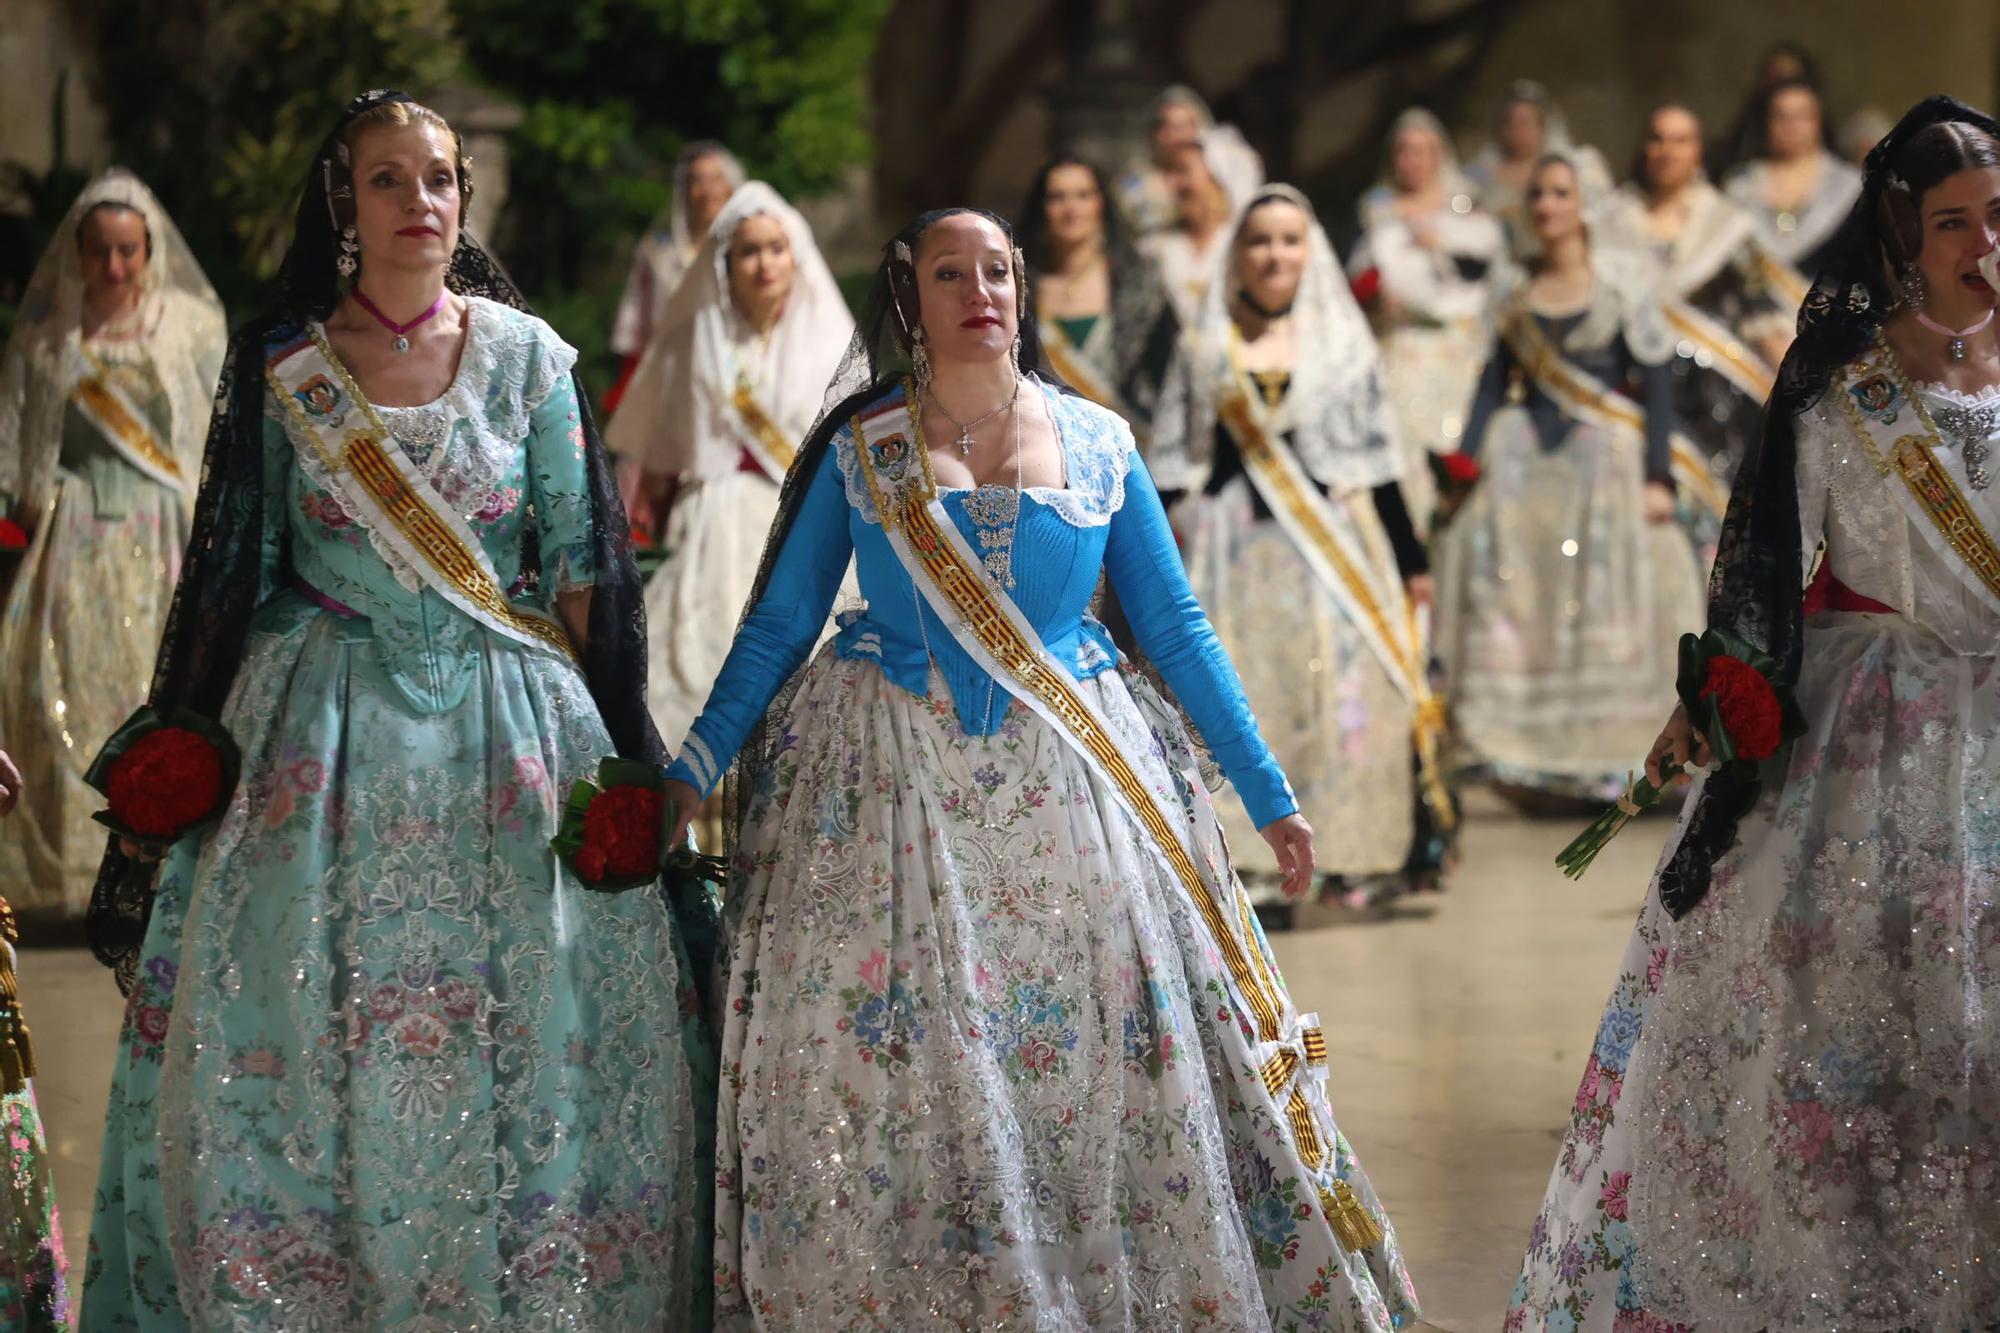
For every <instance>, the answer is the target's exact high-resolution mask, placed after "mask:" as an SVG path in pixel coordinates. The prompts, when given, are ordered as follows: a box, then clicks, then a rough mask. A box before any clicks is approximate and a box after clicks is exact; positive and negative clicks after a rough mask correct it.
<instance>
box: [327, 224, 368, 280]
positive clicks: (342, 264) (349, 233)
mask: <svg viewBox="0 0 2000 1333" xmlns="http://www.w3.org/2000/svg"><path fill="white" fill-rule="evenodd" d="M360 253H361V242H359V241H357V240H355V239H354V227H353V226H352V224H350V225H348V226H346V227H343V228H342V229H341V232H340V258H338V259H336V260H334V261H333V266H334V268H335V269H336V270H338V271H339V273H340V276H341V277H343V278H351V277H353V276H354V275H355V273H356V272H358V271H359V270H360V268H361V260H360V259H359V258H358V256H359V255H360Z"/></svg>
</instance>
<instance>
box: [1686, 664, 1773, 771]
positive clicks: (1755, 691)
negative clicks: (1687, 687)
mask: <svg viewBox="0 0 2000 1333" xmlns="http://www.w3.org/2000/svg"><path fill="white" fill-rule="evenodd" d="M1701 697H1702V698H1704V699H1713V700H1715V703H1716V711H1717V712H1718V713H1719V714H1720V715H1721V718H1722V725H1723V726H1724V727H1725V728H1726V729H1727V730H1728V732H1729V740H1730V744H1732V745H1734V746H1735V747H1736V754H1737V757H1738V758H1740V759H1749V760H1753V761H1760V760H1764V759H1769V758H1770V757H1771V756H1772V755H1774V754H1776V753H1777V752H1778V746H1779V745H1780V744H1782V743H1783V741H1784V710H1783V707H1782V706H1781V705H1780V704H1779V702H1778V693H1777V691H1776V690H1774V689H1772V688H1771V682H1770V681H1768V680H1766V679H1764V674H1763V673H1762V672H1761V671H1759V670H1757V668H1755V667H1753V666H1751V665H1750V664H1749V663H1748V662H1745V661H1744V660H1743V659H1742V658H1740V657H1730V656H1728V655H1727V654H1717V655H1716V656H1714V657H1711V658H1710V659H1709V660H1708V674H1707V675H1706V676H1705V677H1704V678H1703V680H1702V685H1701Z"/></svg>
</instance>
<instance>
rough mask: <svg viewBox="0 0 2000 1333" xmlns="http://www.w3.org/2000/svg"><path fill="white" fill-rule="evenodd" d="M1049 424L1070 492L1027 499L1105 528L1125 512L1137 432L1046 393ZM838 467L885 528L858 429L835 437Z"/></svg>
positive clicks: (1088, 406)
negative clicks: (859, 458)
mask: <svg viewBox="0 0 2000 1333" xmlns="http://www.w3.org/2000/svg"><path fill="white" fill-rule="evenodd" d="M1043 393H1044V394H1045V395H1046V397H1047V401H1048V405H1049V416H1050V419H1051V420H1053V421H1054V422H1055V425H1056V433H1057V436H1058V438H1059V440H1060V441H1061V444H1062V452H1063V474H1064V476H1065V478H1066V479H1067V480H1068V482H1069V484H1068V485H1067V486H1060V487H1058V486H1029V487H1026V488H1025V489H1024V491H1023V493H1024V494H1025V495H1027V497H1028V498H1029V499H1031V500H1033V501H1035V502H1036V503H1037V504H1039V505H1042V506H1043V507H1044V508H1047V509H1049V510H1051V511H1053V512H1054V513H1055V515H1056V516H1057V517H1058V518H1060V519H1062V521H1063V522H1065V523H1067V524H1069V525H1070V526H1071V527H1073V528H1097V527H1103V526H1104V525H1105V524H1106V523H1109V522H1110V521H1111V516H1112V515H1113V514H1115V513H1117V512H1118V511H1119V510H1120V509H1122V508H1124V507H1125V474H1126V472H1127V471H1128V470H1129V469H1130V468H1131V465H1132V450H1133V444H1132V428H1131V427H1130V426H1128V425H1126V424H1125V419H1124V418H1123V417H1120V416H1119V415H1118V414H1117V413H1115V412H1113V411H1111V410H1109V409H1108V408H1103V407H1099V406H1098V405H1097V404H1096V403H1093V402H1091V401H1090V400H1089V399H1087V398H1082V397H1078V396H1077V395H1075V394H1067V393H1062V392H1060V391H1059V390H1056V389H1050V388H1047V387H1044V388H1043ZM833 456H834V462H835V465H836V466H838V467H839V468H840V476H841V479H842V481H844V482H845V483H846V487H847V503H848V504H850V505H852V506H853V507H854V510H855V512H856V513H858V514H860V515H861V517H862V518H864V519H866V520H867V521H868V522H870V523H873V524H875V525H876V526H878V527H879V526H880V525H881V523H882V515H881V514H880V513H878V512H876V509H875V497H874V495H873V494H872V493H871V492H870V491H869V489H868V479H867V478H866V477H865V476H863V475H862V474H861V469H860V468H859V467H858V466H856V462H855V457H854V427H853V424H852V423H849V424H848V425H845V426H842V427H841V428H840V430H839V432H838V433H836V434H835V435H834V437H833ZM938 489H939V493H940V494H943V495H962V494H967V493H973V494H977V493H979V492H984V491H998V490H1012V489H1013V488H1012V487H1011V486H979V487H972V486H942V487H939V488H938Z"/></svg>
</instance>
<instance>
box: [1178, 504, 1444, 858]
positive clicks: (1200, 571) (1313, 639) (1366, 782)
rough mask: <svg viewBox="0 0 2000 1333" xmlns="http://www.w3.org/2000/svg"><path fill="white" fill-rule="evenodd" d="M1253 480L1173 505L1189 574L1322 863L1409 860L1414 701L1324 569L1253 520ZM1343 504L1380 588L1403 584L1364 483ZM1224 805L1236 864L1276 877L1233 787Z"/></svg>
mask: <svg viewBox="0 0 2000 1333" xmlns="http://www.w3.org/2000/svg"><path fill="white" fill-rule="evenodd" d="M1252 494H1253V492H1252V491H1251V488H1250V481H1249V479H1248V478H1247V477H1239V478H1237V479H1235V480H1233V481H1231V482H1230V483H1229V484H1228V485H1227V486H1225V487H1223V489H1222V491H1221V493H1220V494H1217V495H1192V496H1189V497H1188V498H1187V499H1185V500H1183V501H1182V502H1181V503H1180V505H1178V506H1177V507H1176V508H1175V510H1174V521H1175V524H1176V527H1177V529H1178V530H1179V531H1180V532H1182V533H1183V534H1184V537H1185V541H1186V543H1187V562H1188V576H1189V578H1190V579H1191V580H1192V581H1193V584H1194V590H1195V596H1196V597H1197V598H1198V599H1199V600H1200V602H1201V604H1202V606H1203V607H1204V608H1206V610H1207V611H1208V618H1209V621H1210V622H1211V623H1212V624H1213V625H1214V626H1215V633H1216V637H1217V638H1219V639H1221V640H1222V646H1223V648H1224V650H1226V651H1227V652H1228V654H1229V660H1230V661H1231V662H1232V663H1234V665H1235V667H1236V671H1237V674H1238V675H1239V676H1241V677H1242V680H1243V693H1244V696H1245V697H1246V698H1247V699H1249V701H1250V708H1251V711H1253V712H1254V713H1255V714H1256V715H1257V725H1258V727H1259V728H1260V729H1261V730H1262V731H1263V733H1264V740H1265V741H1266V743H1268V744H1269V745H1270V747H1271V753H1272V755H1273V756H1274V757H1275V758H1276V759H1277V761H1278V765H1279V767H1281V768H1283V769H1284V770H1285V776H1286V778H1287V779H1289V780H1290V781H1291V784H1292V792H1293V794H1294V795H1295V796H1296V797H1297V798H1298V802H1299V813H1300V814H1302V815H1304V816H1305V817H1306V822H1307V823H1309V824H1311V825H1312V827H1313V834H1314V844H1315V846H1316V848H1317V851H1318V856H1319V869H1320V872H1321V873H1323V874H1329V875H1347V876H1357V877H1358V876H1367V875H1382V874H1387V873H1390V872H1393V871H1397V870H1400V869H1402V867H1403V865H1404V863H1405V862H1407V861H1408V860H1409V857H1410V849H1411V844H1412V843H1413V841H1414V840H1415V837H1416V806H1417V798H1416V779H1415V768H1414V756H1415V753H1416V750H1415V742H1414V740H1413V732H1412V727H1413V725H1414V722H1415V712H1414V710H1413V709H1412V707H1411V704H1410V701H1409V700H1408V699H1407V698H1406V697H1404V695H1403V694H1402V693H1400V692H1399V691H1398V690H1397V688H1396V685H1395V682H1394V681H1393V680H1391V679H1390V676H1389V673H1388V670H1387V669H1386V668H1385V667H1384V666H1383V665H1382V662H1381V659H1380V658H1378V657H1377V656H1376V654H1375V652H1374V650H1373V649H1371V648H1370V647H1369V646H1368V641H1367V640H1366V639H1364V638H1363V637H1362V636H1361V633H1360V632H1359V631H1358V630H1357V629H1356V628H1355V627H1354V624H1353V622H1352V621H1351V620H1350V619H1349V618H1348V614H1347V612H1346V611H1344V610H1343V609H1342V607H1341V605H1340V603H1338V602H1337V601H1335V600H1334V598H1333V596H1332V594H1330V593H1328V592H1327V591H1326V589H1325V587H1324V586H1323V585H1322V584H1321V583H1320V581H1319V579H1318V578H1317V576H1316V575H1314V573H1313V570H1312V567H1311V566H1310V565H1308V564H1307V563H1306V561H1305V558H1304V557H1303V556H1301V555H1300V554H1299V550H1298V547H1297V546H1296V545H1294V544H1293V542H1292V539H1291V538H1290V537H1288V536H1287V535H1286V534H1285V530H1284V528H1283V527H1281V526H1280V525H1279V524H1278V522H1277V521H1276V520H1275V519H1271V518H1263V519H1260V518H1258V517H1257V515H1256V513H1255V511H1254V509H1253V507H1252V503H1251V497H1252ZM1334 512H1335V514H1336V516H1337V517H1339V518H1341V519H1343V520H1345V521H1346V522H1347V523H1348V525H1349V531H1348V538H1349V540H1350V541H1351V542H1352V543H1353V544H1354V545H1355V546H1357V547H1358V548H1359V549H1361V550H1363V551H1366V552H1368V553H1369V554H1370V555H1371V556H1373V557H1374V562H1375V566H1374V569H1373V570H1372V573H1373V574H1374V576H1375V581H1376V583H1377V584H1378V585H1387V586H1388V587H1389V588H1390V589H1392V590H1394V592H1395V594H1396V596H1397V598H1398V600H1397V601H1396V603H1395V607H1396V610H1395V611H1394V612H1392V613H1391V614H1399V613H1400V610H1401V606H1402V602H1401V600H1400V597H1401V592H1400V589H1399V588H1398V587H1397V582H1398V579H1397V574H1396V558H1395V554H1394V553H1393V552H1392V551H1391V550H1390V548H1389V539H1388V537H1387V535H1386V534H1385V533H1383V531H1382V524H1381V520H1380V519H1378V518H1377V517H1376V516H1375V509H1374V505H1373V503H1372V502H1371V501H1370V499H1369V497H1368V496H1367V495H1366V494H1363V495H1360V496H1359V497H1358V498H1350V499H1348V500H1347V501H1345V502H1342V501H1339V500H1336V501H1335V502H1334ZM1216 813H1217V814H1218V815H1219V816H1220V817H1221V820H1222V827H1223V831H1224V832H1225V833H1226V834H1227V835H1228V838H1229V845H1230V848H1231V850H1232V851H1234V852H1235V856H1236V866H1237V869H1238V870H1240V871H1245V872H1255V874H1256V875H1257V876H1258V877H1259V887H1260V889H1261V888H1262V887H1263V885H1265V884H1269V883H1273V882H1275V879H1276V876H1277V874H1278V862H1277V857H1276V855H1275V854H1274V853H1273V852H1272V851H1271V847H1270V844H1269V843H1267V842H1265V841H1264V840H1263V839H1262V838H1261V837H1259V836H1257V829H1256V827H1255V826H1254V825H1253V824H1252V823H1251V822H1250V818H1249V815H1248V813H1247V812H1246V811H1245V810H1244V809H1243V803H1242V802H1241V801H1238V800H1237V799H1236V798H1235V796H1234V795H1233V794H1230V795H1228V796H1227V797H1226V798H1225V799H1223V800H1222V801H1220V802H1219V803H1218V806H1217V810H1216Z"/></svg>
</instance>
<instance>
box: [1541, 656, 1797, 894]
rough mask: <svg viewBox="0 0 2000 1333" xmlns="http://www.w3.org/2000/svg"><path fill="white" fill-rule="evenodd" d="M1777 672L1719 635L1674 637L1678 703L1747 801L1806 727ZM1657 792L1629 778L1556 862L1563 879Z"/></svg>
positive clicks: (1770, 662) (1773, 663) (1672, 769)
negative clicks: (1745, 790)
mask: <svg viewBox="0 0 2000 1333" xmlns="http://www.w3.org/2000/svg"><path fill="white" fill-rule="evenodd" d="M1777 672H1778V663H1777V660H1776V659H1775V658H1773V657H1771V656H1770V655H1769V654H1768V653H1765V652H1763V651H1761V650H1759V649H1757V648H1754V647H1752V646H1751V645H1749V644H1747V643H1744V642H1743V641H1742V640H1740V639H1738V638H1736V637H1734V636H1733V635H1729V634H1725V633H1723V632H1722V631H1721V630H1714V629H1712V630H1710V631H1708V633H1706V634H1704V635H1702V636H1701V637H1700V638H1696V637H1695V636H1694V635H1692V634H1683V635H1682V636H1681V662H1680V674H1679V676H1678V677H1677V678H1676V680H1675V682H1674V689H1675V691H1676V692H1677V693H1678V694H1679V695H1680V699H1681V706H1682V707H1684V708H1686V709H1687V715H1688V721H1689V722H1691V723H1693V725H1694V731H1695V735H1696V736H1697V737H1699V738H1700V739H1701V740H1702V741H1704V742H1706V743H1707V745H1708V751H1709V754H1710V755H1711V756H1712V758H1713V760H1714V763H1715V766H1716V767H1718V768H1732V769H1734V770H1735V771H1736V773H1737V775H1738V776H1739V777H1741V778H1743V779H1744V780H1745V781H1746V782H1747V783H1748V784H1749V790H1750V793H1751V795H1752V797H1753V798H1754V796H1755V793H1756V787H1757V784H1758V782H1759V781H1760V780H1761V779H1762V777H1763V776H1764V772H1763V770H1764V768H1765V766H1766V765H1767V764H1768V763H1769V762H1770V761H1771V760H1772V759H1773V757H1775V756H1776V755H1777V753H1778V751H1779V750H1780V749H1781V748H1783V746H1784V744H1785V742H1786V741H1789V740H1791V739H1792V738H1793V737H1795V736H1798V735H1800V734H1802V733H1803V732H1804V731H1805V729H1806V724H1805V718H1804V716H1803V715H1801V714H1800V712H1799V709H1798V705H1797V703H1795V702H1794V701H1793V700H1792V698H1791V697H1790V695H1789V694H1787V693H1785V692H1784V691H1782V690H1780V689H1779V688H1778V686H1777V683H1776V682H1777ZM1685 771H1686V766H1685V765H1682V764H1669V765H1667V766H1665V767H1664V768H1662V769H1661V771H1660V776H1661V778H1662V779H1663V780H1664V781H1665V782H1668V783H1671V782H1672V781H1673V780H1674V779H1675V778H1677V777H1679V776H1680V775H1681V774H1682V773H1683V772H1685ZM1663 791H1664V788H1662V787H1655V786H1654V785H1653V784H1652V783H1651V782H1650V781H1648V780H1647V779H1645V778H1643V777H1638V778H1634V779H1632V782H1631V784H1630V785H1629V786H1628V787H1627V788H1626V789H1625V795H1623V796H1622V797H1620V798H1619V799H1618V802H1617V804H1615V805H1613V806H1612V807H1611V808H1610V809H1609V810H1606V811H1605V812H1604V813H1603V814H1601V815H1599V816H1598V817H1597V820H1596V822H1595V823H1593V824H1592V825H1591V826H1590V827H1589V828H1587V829H1585V830H1584V831H1583V832H1582V834H1580V835H1579V836H1578V837H1577V838H1576V840H1575V841H1574V842H1572V843H1570V845H1569V846H1567V847H1565V848H1563V849H1562V852H1561V854H1560V855H1558V856H1557V857H1556V864H1557V865H1558V866H1560V867H1561V868H1562V872H1563V874H1565V875H1567V876H1569V877H1570V878H1571V879H1581V878H1582V877H1583V872H1584V871H1586V870H1588V869H1590V863H1591V862H1592V861H1594V860H1596V859H1597V854H1598V853H1599V852H1601V851H1603V850H1604V846H1605V844H1606V843H1608V842H1610V841H1611V840H1612V839H1613V838H1615V837H1616V836H1618V831H1619V830H1620V829H1622V828H1624V827H1625V825H1626V824H1627V823H1629V822H1630V821H1631V819H1632V817H1633V816H1634V815H1637V814H1638V813H1639V812H1640V811H1641V810H1644V809H1645V808H1646V807H1648V806H1650V805H1654V804H1657V803H1658V801H1659V799H1660V796H1661V795H1662V793H1663Z"/></svg>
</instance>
